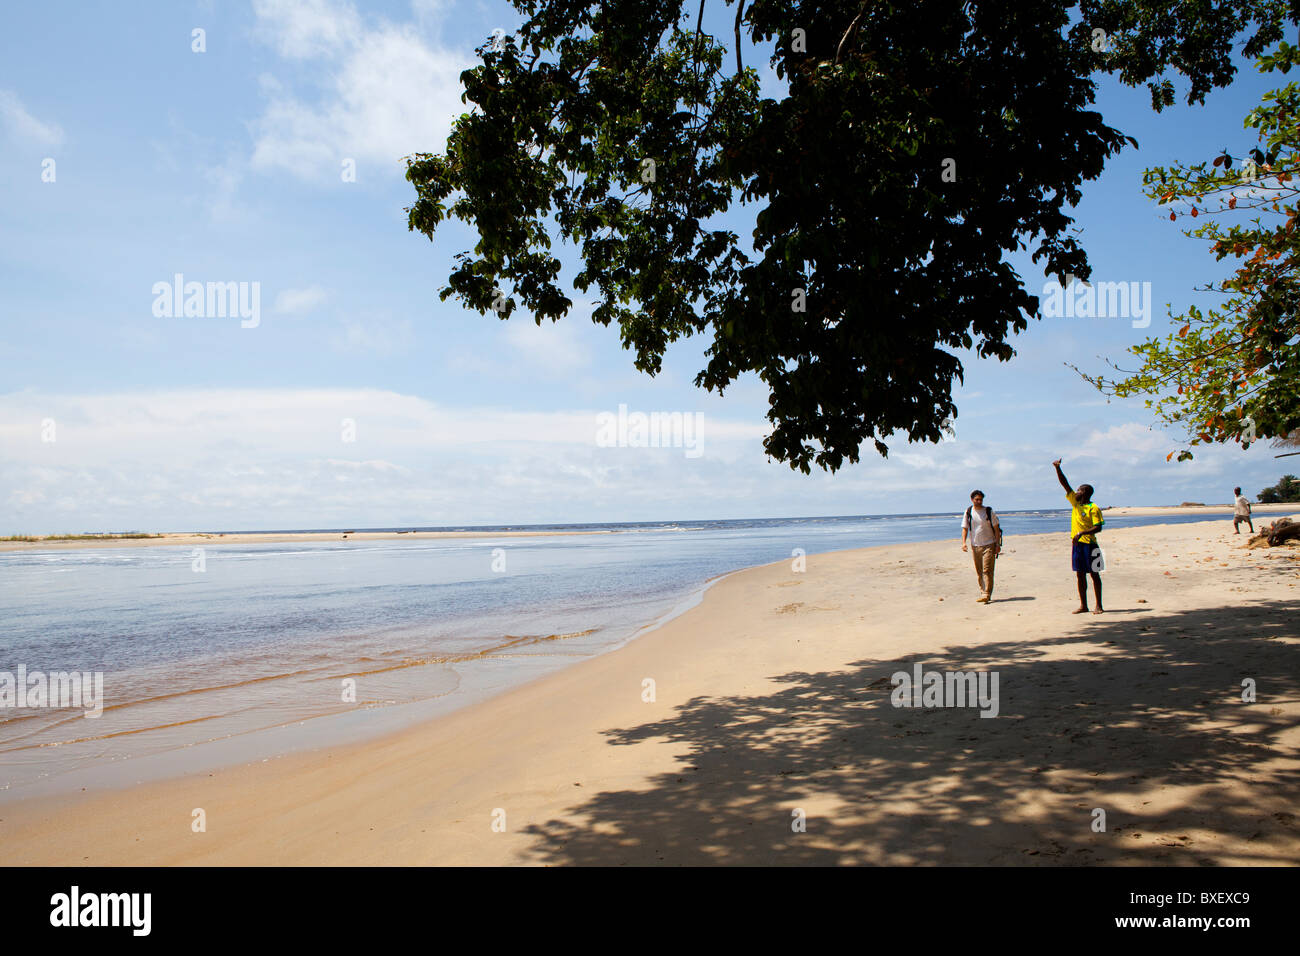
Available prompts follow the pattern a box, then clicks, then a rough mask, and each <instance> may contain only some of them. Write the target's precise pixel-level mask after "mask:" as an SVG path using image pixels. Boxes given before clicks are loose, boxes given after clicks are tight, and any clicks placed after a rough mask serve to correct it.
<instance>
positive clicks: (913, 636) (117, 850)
mask: <svg viewBox="0 0 1300 956" xmlns="http://www.w3.org/2000/svg"><path fill="white" fill-rule="evenodd" d="M1295 510H1296V509H1295V507H1294V506H1291V507H1290V509H1289V511H1288V512H1286V513H1294V512H1295ZM1257 525H1258V522H1257ZM1245 541H1246V537H1245V535H1244V534H1243V535H1242V536H1240V537H1234V536H1233V534H1232V530H1231V524H1230V523H1228V522H1224V521H1222V520H1216V521H1207V522H1197V523H1189V524H1180V525H1154V526H1149V527H1142V528H1130V529H1116V530H1112V531H1109V532H1107V533H1106V534H1105V536H1104V540H1103V544H1104V546H1105V548H1106V552H1107V565H1108V570H1107V572H1106V573H1105V575H1104V582H1105V602H1106V607H1107V613H1105V614H1103V615H1092V614H1087V615H1072V614H1071V613H1070V612H1071V610H1072V609H1073V608H1074V607H1075V606H1076V604H1077V596H1076V593H1075V582H1074V576H1073V574H1072V573H1071V571H1070V567H1069V538H1068V535H1067V534H1066V533H1064V532H1062V533H1060V534H1045V535H1033V536H1024V537H1016V538H1009V539H1008V541H1007V550H1006V552H1005V553H1004V554H1003V556H1002V558H1001V559H1000V560H999V562H998V566H997V586H996V589H995V592H994V601H993V603H991V604H990V605H988V606H984V605H981V604H977V603H975V601H974V599H975V597H976V596H977V592H976V586H975V576H974V573H973V570H972V567H971V560H970V556H969V555H967V554H963V553H962V552H961V551H960V549H959V546H958V543H957V542H956V541H955V540H953V541H945V542H931V543H923V544H902V545H889V546H884V547H878V548H868V549H862V550H857V551H841V552H834V553H830V554H824V555H812V556H809V557H808V558H807V559H806V560H807V565H806V569H805V570H803V571H797V570H795V569H794V568H793V567H792V565H791V563H790V562H782V563H778V564H772V565H767V566H764V567H759V568H752V569H749V570H746V571H742V572H738V573H735V574H732V575H730V576H728V577H726V578H724V579H723V580H721V581H720V582H718V583H716V584H715V585H714V586H713V587H712V588H710V589H709V591H708V592H707V593H706V594H705V596H704V599H703V601H702V602H701V604H700V605H699V606H698V607H696V608H694V609H692V610H690V611H688V612H687V613H685V614H684V615H682V616H680V617H677V618H675V619H673V620H672V621H670V622H669V623H667V624H666V625H665V626H663V627H661V628H659V629H658V630H655V631H653V632H651V633H648V634H646V635H645V636H643V637H640V638H638V639H636V640H634V641H632V642H631V643H629V644H628V645H626V646H625V647H623V648H621V649H619V650H616V651H613V652H610V653H607V654H604V655H601V656H598V657H594V658H591V659H588V660H584V661H582V662H580V663H577V664H575V665H573V666H570V667H568V668H566V669H564V670H562V671H560V672H558V673H555V674H552V675H549V676H547V677H544V678H542V679H539V680H537V681H534V682H533V683H531V684H528V685H526V686H524V687H521V688H518V689H515V690H512V691H510V692H507V693H505V694H501V695H499V696H497V697H494V698H491V699H489V700H487V701H484V702H481V703H478V704H475V705H472V706H470V707H467V708H464V709H462V710H460V711H458V712H456V713H453V714H451V715H449V716H446V717H443V718H440V719H438V720H435V721H431V722H428V723H425V724H422V725H420V726H417V727H414V728H412V729H409V730H406V731H402V732H400V733H397V734H393V735H390V736H388V737H385V738H382V739H380V740H376V741H373V742H370V743H366V744H358V745H350V746H346V747H334V748H327V749H323V750H319V751H314V752H309V753H298V754H292V755H289V756H285V757H281V758H278V759H274V760H269V761H266V762H262V763H257V764H250V765H244V766H240V767H236V768H233V769H228V770H221V771H215V772H212V773H204V774H201V775H197V776H194V777H189V778H181V779H174V780H170V781H164V782H160V783H150V784H146V785H141V786H136V787H132V788H129V789H125V790H120V791H110V792H101V793H87V794H80V795H76V796H70V797H64V798H60V799H55V800H51V799H41V800H28V801H19V802H11V803H6V804H0V817H2V819H0V845H3V846H4V857H5V862H6V863H9V864H74V865H77V864H84V865H104V864H110V865H132V864H182V865H188V864H222V865H233V864H259V865H260V864H268V865H269V864H274V865H292V864H307V865H337V864H379V865H386V864H398V865H423V864H462V865H498V864H532V865H563V864H602V865H623V864H632V865H647V864H648V865H661V864H662V865H684V864H685V865H689V864H842V863H849V864H994V865H1085V864H1112V865H1120V864H1124V865H1146V864H1151V865H1168V864H1174V865H1258V864H1266V865H1277V864H1283V865H1295V864H1297V863H1300V820H1298V819H1297V812H1296V809H1295V797H1296V780H1297V779H1300V726H1298V723H1300V721H1298V718H1300V657H1298V656H1297V655H1298V652H1300V647H1298V646H1297V645H1300V620H1298V619H1297V616H1296V609H1297V607H1298V606H1300V591H1298V590H1297V585H1300V548H1295V547H1279V548H1274V549H1262V550H1247V549H1245V548H1244V547H1243V545H1244V543H1245ZM915 664H921V665H922V666H923V667H924V668H925V669H926V670H963V671H970V670H975V671H985V672H994V673H996V674H997V675H998V677H999V706H998V715H997V716H996V718H993V719H985V718H983V717H981V716H980V712H979V710H978V709H975V708H971V707H930V708H925V707H920V708H900V707H895V706H893V704H892V703H891V691H892V689H893V688H892V683H891V675H893V674H894V673H895V672H897V671H900V670H907V671H910V670H911V669H912V667H913V665H915ZM648 680H649V681H653V694H651V693H650V691H649V690H648V689H647V688H648V687H650V685H648V684H647V683H646V681H648ZM1243 680H1250V681H1253V682H1254V687H1255V691H1256V694H1257V699H1256V701H1254V702H1249V703H1248V702H1243V700H1242V693H1243V690H1242V682H1243ZM196 809H201V810H202V811H203V813H204V814H205V818H206V832H194V831H193V828H192V820H193V819H194V812H195V810H196ZM1098 810H1101V811H1104V814H1105V816H1104V820H1105V830H1104V832H1099V831H1098V830H1097V829H1095V827H1096V821H1097V820H1098V814H1097V811H1098ZM800 815H802V817H801V816H800ZM801 818H802V819H805V820H806V830H805V832H795V831H794V830H793V829H792V821H795V822H797V821H798V820H799V819H801ZM494 824H495V828H494Z"/></svg>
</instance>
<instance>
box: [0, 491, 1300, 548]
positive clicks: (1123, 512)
mask: <svg viewBox="0 0 1300 956" xmlns="http://www.w3.org/2000/svg"><path fill="white" fill-rule="evenodd" d="M1251 507H1252V509H1253V513H1254V514H1255V515H1256V516H1260V517H1262V516H1264V515H1279V514H1281V515H1285V514H1292V513H1294V512H1296V511H1297V510H1300V504H1296V503H1295V502H1291V503H1283V504H1267V505H1266V504H1252V506H1251ZM1232 508H1233V506H1232V504H1231V503H1228V504H1218V505H1186V506H1184V505H1140V506H1123V507H1121V506H1115V505H1108V506H1106V507H1104V508H1103V509H1102V510H1103V511H1104V512H1105V513H1106V516H1107V517H1112V518H1113V517H1135V518H1136V517H1152V516H1159V515H1200V514H1203V515H1230V514H1232ZM1044 510H1052V509H1043V508H1021V509H1002V512H1001V513H1003V514H1015V513H1017V512H1019V511H1044ZM1060 510H1062V511H1064V510H1066V509H1065V508H1064V507H1062V508H1061V509H1060ZM958 513H959V512H958V511H956V510H954V512H953V514H958ZM936 514H938V513H936ZM824 517H854V516H848V515H845V516H824ZM861 517H868V518H913V517H921V515H863V516H861ZM719 520H757V519H719ZM771 520H782V519H771ZM575 523H576V522H575ZM593 523H595V522H593ZM674 523H675V522H672V521H664V522H627V523H626V524H627V525H628V528H627V529H626V530H628V531H634V530H646V528H645V527H644V526H645V525H655V524H663V525H672V524H674ZM611 524H613V522H611ZM619 530H622V529H620V528H617V527H615V528H594V529H573V530H564V529H563V528H559V529H555V530H549V529H530V530H508V531H506V530H503V531H495V530H490V529H470V530H465V531H415V530H412V531H349V532H343V531H237V532H229V533H219V532H202V531H179V532H174V531H168V532H159V533H151V532H130V533H129V534H124V535H122V536H117V537H114V536H113V535H112V534H111V533H105V534H104V536H103V537H93V536H84V537H83V536H78V537H70V538H65V537H63V536H60V535H32V536H31V537H33V538H35V539H36V540H33V541H5V540H0V552H5V551H51V550H52V551H67V550H74V549H81V548H141V547H146V548H147V547H159V546H163V547H201V546H204V545H214V544H295V543H296V544H313V543H315V544H321V543H325V542H331V541H345V540H346V541H410V540H420V541H432V540H440V539H444V538H536V537H551V536H554V537H561V536H572V535H590V534H615V533H617V532H618V531H619Z"/></svg>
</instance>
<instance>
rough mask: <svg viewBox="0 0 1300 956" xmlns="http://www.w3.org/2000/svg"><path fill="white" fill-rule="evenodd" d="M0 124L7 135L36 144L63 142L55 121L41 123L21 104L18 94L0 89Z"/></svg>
mask: <svg viewBox="0 0 1300 956" xmlns="http://www.w3.org/2000/svg"><path fill="white" fill-rule="evenodd" d="M0 124H2V125H3V126H4V127H5V128H6V129H7V130H8V131H9V135H10V136H12V137H14V138H15V139H18V140H20V141H23V142H29V143H35V144H36V145H38V146H58V145H59V144H60V143H62V142H63V130H62V129H61V128H60V127H59V125H58V124H57V123H43V122H41V121H40V120H38V119H37V118H36V117H35V116H33V115H32V114H31V113H29V112H27V108H26V107H25V106H23V102H22V100H20V99H19V98H18V94H16V93H14V92H12V91H10V90H0Z"/></svg>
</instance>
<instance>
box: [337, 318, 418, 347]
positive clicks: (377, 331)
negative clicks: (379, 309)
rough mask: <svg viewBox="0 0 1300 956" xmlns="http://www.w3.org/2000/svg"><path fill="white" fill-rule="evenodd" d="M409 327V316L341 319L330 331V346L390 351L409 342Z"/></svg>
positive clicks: (411, 335) (410, 336) (410, 330)
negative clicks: (393, 318)
mask: <svg viewBox="0 0 1300 956" xmlns="http://www.w3.org/2000/svg"><path fill="white" fill-rule="evenodd" d="M412 338H413V328H412V326H411V322H410V320H409V319H398V320H396V321H392V320H388V319H382V318H378V317H374V316H368V317H366V318H364V319H358V318H349V319H344V320H343V322H342V324H341V325H340V327H339V328H338V330H336V331H335V332H334V333H333V334H331V335H330V339H329V343H330V347H331V348H333V349H334V350H335V351H336V352H345V353H352V352H373V353H374V354H376V355H393V354H395V353H397V352H399V351H401V350H402V349H404V348H405V347H406V346H408V345H409V344H410V343H411V340H412Z"/></svg>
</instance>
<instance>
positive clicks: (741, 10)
mask: <svg viewBox="0 0 1300 956" xmlns="http://www.w3.org/2000/svg"><path fill="white" fill-rule="evenodd" d="M744 15H745V0H739V2H738V3H737V4H736V72H737V73H744V72H745V64H744V63H743V62H741V59H740V18H741V17H743V16H744Z"/></svg>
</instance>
